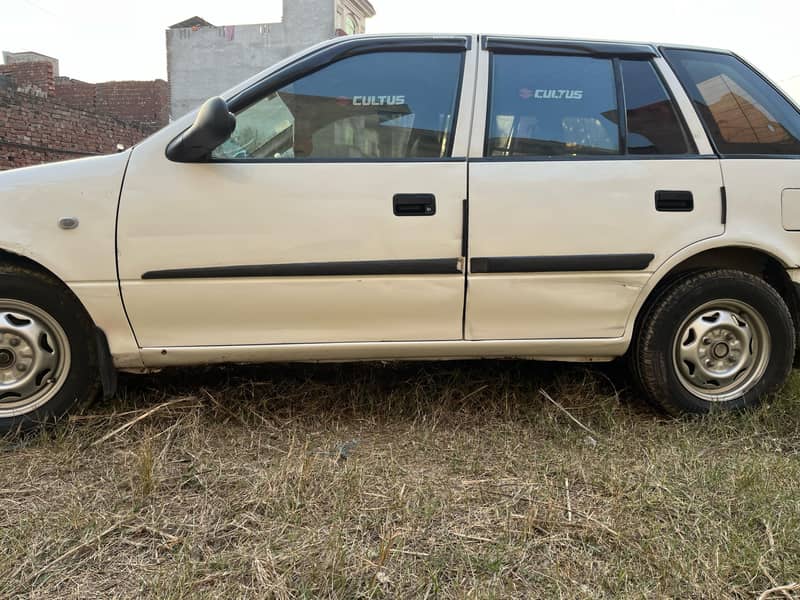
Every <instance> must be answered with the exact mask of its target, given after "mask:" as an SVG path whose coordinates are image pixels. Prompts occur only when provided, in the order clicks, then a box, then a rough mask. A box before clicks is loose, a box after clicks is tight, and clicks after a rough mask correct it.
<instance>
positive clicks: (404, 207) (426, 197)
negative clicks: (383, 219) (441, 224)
mask: <svg viewBox="0 0 800 600" xmlns="http://www.w3.org/2000/svg"><path fill="white" fill-rule="evenodd" d="M392 205H393V207H394V214H395V216H397V217H432V216H433V215H435V214H436V196H434V195H433V194H395V195H394V200H393V201H392Z"/></svg>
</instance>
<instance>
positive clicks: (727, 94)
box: [664, 50, 800, 155]
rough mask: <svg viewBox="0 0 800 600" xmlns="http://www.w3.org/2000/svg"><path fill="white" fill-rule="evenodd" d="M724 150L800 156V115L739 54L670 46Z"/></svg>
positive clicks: (679, 71) (684, 80) (681, 75)
mask: <svg viewBox="0 0 800 600" xmlns="http://www.w3.org/2000/svg"><path fill="white" fill-rule="evenodd" d="M664 54H665V56H666V57H667V60H668V61H669V63H670V65H671V66H672V68H673V69H674V70H675V73H676V75H677V76H678V78H679V79H680V80H681V83H682V84H683V86H684V87H685V88H686V91H687V93H688V94H689V96H690V97H691V98H692V100H693V102H694V104H695V106H696V107H697V110H698V112H699V113H700V117H701V118H702V119H703V121H704V123H705V125H706V128H707V129H708V131H709V133H710V134H711V137H712V138H713V140H714V143H715V144H716V147H717V150H718V151H719V152H720V154H728V155H731V154H734V155H735V154H778V155H780V154H797V155H800V114H798V112H797V109H795V108H794V107H793V106H792V105H791V103H789V102H788V101H787V100H786V99H785V98H784V97H783V96H781V95H780V94H779V93H778V91H777V90H775V89H774V88H773V87H772V86H770V85H769V84H768V83H767V82H766V81H765V80H764V79H763V78H762V77H760V76H759V75H758V73H756V72H755V71H753V70H752V69H751V68H750V67H748V66H747V65H746V64H744V63H743V62H742V61H740V60H739V59H738V58H736V57H735V56H732V55H729V54H719V53H715V52H702V51H696V50H665V51H664Z"/></svg>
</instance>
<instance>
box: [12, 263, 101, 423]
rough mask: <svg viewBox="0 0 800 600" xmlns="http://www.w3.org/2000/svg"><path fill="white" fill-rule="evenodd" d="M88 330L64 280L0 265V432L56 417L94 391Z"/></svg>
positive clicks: (92, 351)
mask: <svg viewBox="0 0 800 600" xmlns="http://www.w3.org/2000/svg"><path fill="white" fill-rule="evenodd" d="M93 331H94V328H93V326H92V323H91V321H90V319H89V317H88V316H87V315H86V312H85V311H84V309H83V306H81V304H80V303H79V302H78V300H77V298H75V296H74V295H73V294H72V292H71V291H70V290H68V289H66V288H65V287H64V286H63V285H61V284H60V283H58V282H55V281H53V280H51V279H50V278H49V277H47V276H45V275H43V274H41V273H38V272H36V271H32V270H28V269H22V268H19V267H12V266H0V433H4V432H8V431H12V430H16V429H21V430H26V429H29V428H31V427H33V426H35V425H37V424H41V423H44V422H47V421H53V420H56V419H58V418H59V417H61V416H63V415H64V413H66V412H67V410H69V409H70V408H71V407H72V406H73V405H75V404H76V403H77V402H78V401H80V400H87V399H90V398H91V397H93V395H94V393H95V392H96V389H97V385H96V377H95V373H96V368H95V366H94V365H95V354H96V353H95V349H94V336H93Z"/></svg>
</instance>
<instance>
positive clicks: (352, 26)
mask: <svg viewBox="0 0 800 600" xmlns="http://www.w3.org/2000/svg"><path fill="white" fill-rule="evenodd" d="M344 31H345V33H346V34H347V35H354V34H356V33H359V27H358V21H357V20H356V18H355V17H354V16H353V15H347V19H345V22H344Z"/></svg>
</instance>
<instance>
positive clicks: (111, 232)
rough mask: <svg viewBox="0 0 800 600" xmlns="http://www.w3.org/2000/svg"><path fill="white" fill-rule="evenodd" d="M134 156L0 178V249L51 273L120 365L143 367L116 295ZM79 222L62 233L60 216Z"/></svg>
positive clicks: (70, 163)
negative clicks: (119, 240) (123, 209)
mask: <svg viewBox="0 0 800 600" xmlns="http://www.w3.org/2000/svg"><path fill="white" fill-rule="evenodd" d="M130 155H131V151H130V150H129V151H127V152H123V153H119V154H112V155H108V156H98V157H92V158H83V159H78V160H72V161H65V162H59V163H51V164H46V165H40V166H36V167H27V168H24V169H14V170H11V171H4V172H2V173H0V210H1V211H2V219H0V250H5V251H6V252H9V253H11V254H16V255H19V256H23V257H25V258H27V259H29V260H31V261H33V262H35V263H37V264H39V265H41V266H42V267H44V268H46V269H47V270H49V271H50V272H51V273H53V274H54V275H55V276H56V277H58V278H59V279H60V280H61V281H62V282H64V283H65V284H66V285H67V286H69V288H70V289H71V290H72V291H73V292H74V293H75V294H76V295H77V296H78V298H79V299H80V301H81V302H82V303H83V305H84V307H85V308H86V310H87V312H88V313H89V316H90V317H91V318H92V319H93V320H94V322H95V324H96V325H97V326H98V327H99V328H100V329H102V330H103V331H104V332H105V334H106V336H107V338H108V343H109V346H110V348H111V353H112V354H113V356H114V363H115V365H117V366H118V367H137V366H139V365H140V364H141V361H140V358H139V348H138V345H137V344H136V340H135V339H134V337H133V333H132V331H131V329H130V325H129V324H128V320H127V317H126V315H125V311H124V308H123V306H122V299H121V298H120V294H119V283H118V280H117V259H116V221H117V208H118V204H119V198H120V189H121V186H122V182H123V180H124V176H125V170H126V168H127V165H128V160H129V158H130ZM65 217H67V218H72V219H77V222H78V226H77V227H76V228H74V229H62V228H61V227H59V220H60V219H62V218H65Z"/></svg>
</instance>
